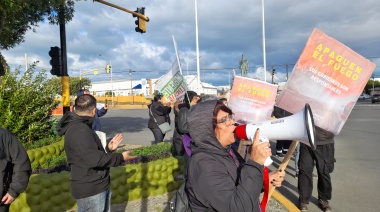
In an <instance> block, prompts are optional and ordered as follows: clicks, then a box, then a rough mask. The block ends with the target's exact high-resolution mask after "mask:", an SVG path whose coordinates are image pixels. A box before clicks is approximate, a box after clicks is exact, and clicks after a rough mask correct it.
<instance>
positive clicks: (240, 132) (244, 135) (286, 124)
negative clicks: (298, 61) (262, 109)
mask: <svg viewBox="0 0 380 212" xmlns="http://www.w3.org/2000/svg"><path fill="white" fill-rule="evenodd" d="M258 128H259V129H260V137H261V136H264V137H266V138H267V139H269V140H297V141H299V142H301V143H304V144H306V145H308V146H310V147H311V148H312V149H315V127H314V119H313V113H312V111H311V108H310V105H309V104H306V105H305V107H304V109H303V110H301V111H299V112H298V113H296V114H294V115H291V116H288V117H284V118H278V119H276V120H268V121H263V122H256V123H249V124H243V125H239V126H237V127H236V129H235V134H236V136H237V137H238V138H240V139H244V140H248V139H252V138H253V137H254V136H255V132H256V130H257V129H258ZM263 141H265V138H264V139H263ZM270 160H271V159H270ZM269 162H270V163H272V162H271V161H268V162H266V164H268V163H269ZM264 165H265V164H264ZM269 165H270V164H269ZM266 166H267V165H266Z"/></svg>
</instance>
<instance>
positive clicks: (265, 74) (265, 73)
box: [261, 0, 267, 82]
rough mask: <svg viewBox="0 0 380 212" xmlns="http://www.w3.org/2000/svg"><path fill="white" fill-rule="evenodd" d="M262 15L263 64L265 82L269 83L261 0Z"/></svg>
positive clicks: (262, 1)
mask: <svg viewBox="0 0 380 212" xmlns="http://www.w3.org/2000/svg"><path fill="white" fill-rule="evenodd" d="M261 14H262V21H263V24H262V25H263V63H264V82H266V81H267V59H266V54H265V19H264V0H261Z"/></svg>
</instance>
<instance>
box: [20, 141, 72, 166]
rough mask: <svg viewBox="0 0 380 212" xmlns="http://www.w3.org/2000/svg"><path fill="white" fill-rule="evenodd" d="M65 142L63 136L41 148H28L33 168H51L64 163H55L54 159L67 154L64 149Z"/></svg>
mask: <svg viewBox="0 0 380 212" xmlns="http://www.w3.org/2000/svg"><path fill="white" fill-rule="evenodd" d="M63 145H64V142H63V137H62V140H61V141H59V142H56V143H53V144H50V145H47V146H44V147H41V148H36V149H32V150H28V151H27V154H28V156H29V160H30V162H31V164H32V170H36V169H40V168H50V167H52V166H54V165H62V164H55V162H54V159H55V158H60V156H64V155H65V150H64V147H63Z"/></svg>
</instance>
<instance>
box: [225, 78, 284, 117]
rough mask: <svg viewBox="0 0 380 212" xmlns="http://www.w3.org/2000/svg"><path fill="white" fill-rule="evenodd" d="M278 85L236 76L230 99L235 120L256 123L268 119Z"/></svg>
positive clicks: (229, 102) (229, 103)
mask: <svg viewBox="0 0 380 212" xmlns="http://www.w3.org/2000/svg"><path fill="white" fill-rule="evenodd" d="M277 87H278V86H277V85H272V84H269V83H267V82H264V81H259V80H255V79H250V78H246V77H239V76H235V79H234V84H233V87H232V90H231V96H230V99H229V101H228V106H229V107H230V108H231V109H232V111H233V112H234V114H235V121H237V122H240V123H254V122H260V121H265V120H268V119H269V118H270V117H271V114H272V111H273V106H274V102H275V99H276V95H277Z"/></svg>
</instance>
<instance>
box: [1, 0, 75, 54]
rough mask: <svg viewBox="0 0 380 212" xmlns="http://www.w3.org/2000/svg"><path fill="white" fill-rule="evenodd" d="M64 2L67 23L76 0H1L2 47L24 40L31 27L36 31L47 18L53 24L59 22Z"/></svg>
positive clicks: (8, 46) (10, 46) (12, 45)
mask: <svg viewBox="0 0 380 212" xmlns="http://www.w3.org/2000/svg"><path fill="white" fill-rule="evenodd" d="M76 1H79V0H76ZM63 3H64V10H65V16H64V21H65V22H66V23H67V22H69V21H71V19H72V18H73V16H74V0H66V1H63V0H49V1H46V0H33V1H25V0H1V1H0V35H1V36H0V49H10V48H13V47H14V46H15V45H17V44H19V43H21V42H23V41H24V37H25V33H26V32H27V31H28V30H31V29H32V30H33V31H35V29H36V27H38V24H39V23H40V22H41V21H43V20H44V19H45V18H47V19H48V20H49V23H51V24H59V23H60V19H59V17H58V14H60V12H61V8H62V7H61V6H62V5H63Z"/></svg>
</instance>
